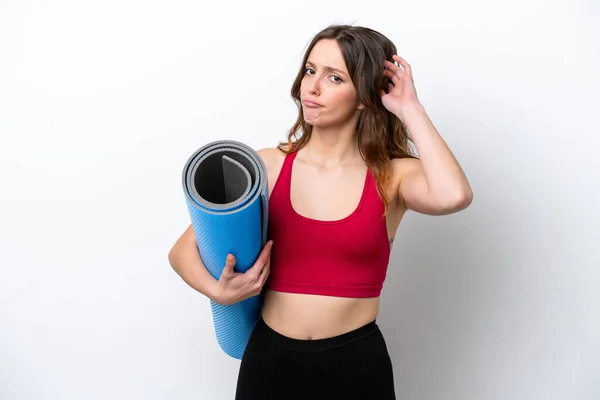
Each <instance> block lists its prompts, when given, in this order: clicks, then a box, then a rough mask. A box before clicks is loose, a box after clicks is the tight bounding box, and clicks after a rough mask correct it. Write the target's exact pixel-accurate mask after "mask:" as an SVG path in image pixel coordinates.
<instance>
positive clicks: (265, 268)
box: [256, 254, 271, 284]
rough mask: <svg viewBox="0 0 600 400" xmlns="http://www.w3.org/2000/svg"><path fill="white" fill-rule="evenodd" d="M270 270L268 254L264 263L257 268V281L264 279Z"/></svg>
mask: <svg viewBox="0 0 600 400" xmlns="http://www.w3.org/2000/svg"><path fill="white" fill-rule="evenodd" d="M270 271H271V255H270V254H269V258H267V261H266V262H265V263H264V265H262V266H260V269H259V270H258V275H256V280H257V281H258V282H261V281H263V280H264V279H265V277H266V276H268V275H269V273H270ZM261 284H262V283H261Z"/></svg>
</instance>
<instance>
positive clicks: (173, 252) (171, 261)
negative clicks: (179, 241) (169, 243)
mask: <svg viewBox="0 0 600 400" xmlns="http://www.w3.org/2000/svg"><path fill="white" fill-rule="evenodd" d="M167 259H168V260H169V265H171V268H173V269H175V264H176V263H177V248H176V247H175V246H173V247H172V248H171V250H169V254H168V255H167Z"/></svg>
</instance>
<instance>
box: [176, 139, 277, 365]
mask: <svg viewBox="0 0 600 400" xmlns="http://www.w3.org/2000/svg"><path fill="white" fill-rule="evenodd" d="M182 183H183V191H184V194H185V200H186V203H187V207H188V211H189V214H190V218H191V221H192V222H191V223H192V227H193V228H194V233H195V237H196V241H197V242H198V251H199V253H200V257H201V258H202V261H203V263H204V265H205V266H206V268H207V269H208V271H209V272H210V273H211V275H212V276H213V277H214V278H215V279H219V278H220V276H221V273H222V271H223V268H224V267H225V259H226V257H227V254H228V253H231V254H233V255H234V256H235V258H236V266H235V271H236V272H245V271H247V270H248V269H249V268H250V267H251V266H252V265H253V264H254V263H255V262H256V259H257V258H258V255H259V254H260V252H261V251H262V248H263V247H264V245H265V244H266V241H267V219H268V215H267V213H268V207H267V205H268V193H269V192H268V185H267V172H266V168H265V165H264V163H263V161H262V159H261V158H260V156H259V155H258V154H257V153H256V152H255V151H254V150H253V149H252V148H251V147H249V146H247V145H246V144H244V143H240V142H236V141H231V140H221V141H215V142H212V143H209V144H207V145H205V146H202V147H201V148H200V149H198V150H197V151H196V152H195V153H194V154H192V156H190V158H189V159H188V161H187V162H186V163H185V167H184V168H183V176H182ZM262 300H263V298H262V294H260V295H257V296H254V297H251V298H249V299H246V300H243V301H241V302H238V303H236V304H233V305H227V306H224V305H220V304H218V303H216V302H214V301H213V300H210V304H211V311H212V317H213V322H214V330H215V334H216V337H217V342H218V343H219V346H220V347H221V349H223V351H224V352H225V353H226V354H228V355H229V356H231V357H233V358H237V359H241V358H242V356H243V354H244V350H245V349H246V344H247V343H248V339H249V338H250V334H251V333H252V330H253V329H254V326H255V324H256V321H257V320H258V318H259V317H260V312H261V309H262Z"/></svg>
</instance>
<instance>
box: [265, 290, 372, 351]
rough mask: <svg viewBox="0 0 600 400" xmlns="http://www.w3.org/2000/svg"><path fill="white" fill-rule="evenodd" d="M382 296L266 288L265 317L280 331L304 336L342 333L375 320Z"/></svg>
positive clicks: (302, 338) (324, 335)
mask: <svg viewBox="0 0 600 400" xmlns="http://www.w3.org/2000/svg"><path fill="white" fill-rule="evenodd" d="M378 313H379V297H370V298H348V297H333V296H322V295H314V294H298V293H284V292H277V291H274V290H266V291H265V302H264V307H263V311H262V317H263V320H264V321H265V323H266V324H267V325H268V326H269V327H270V328H272V329H273V330H275V331H277V332H278V333H280V334H282V335H284V336H287V337H290V338H293V339H301V340H317V339H324V338H328V337H333V336H338V335H341V334H344V333H346V332H350V331H352V330H354V329H357V328H360V327H361V326H363V325H366V324H368V323H369V322H371V321H373V320H375V318H376V317H377V314H378Z"/></svg>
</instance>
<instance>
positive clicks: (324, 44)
mask: <svg viewBox="0 0 600 400" xmlns="http://www.w3.org/2000/svg"><path fill="white" fill-rule="evenodd" d="M307 62H309V63H311V64H313V65H315V66H316V67H330V68H335V69H338V70H340V71H342V72H345V73H348V71H347V69H346V63H345V61H344V57H343V56H342V50H341V49H340V46H339V45H338V43H337V41H336V40H334V39H324V40H320V41H319V42H318V43H317V44H316V45H315V46H314V47H313V48H312V50H311V52H310V54H309V55H308V59H307Z"/></svg>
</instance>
